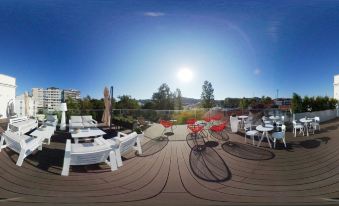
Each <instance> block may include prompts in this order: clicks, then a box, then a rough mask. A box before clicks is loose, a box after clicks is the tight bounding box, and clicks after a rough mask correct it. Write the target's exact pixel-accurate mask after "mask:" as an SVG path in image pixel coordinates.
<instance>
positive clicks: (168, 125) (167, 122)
mask: <svg viewBox="0 0 339 206" xmlns="http://www.w3.org/2000/svg"><path fill="white" fill-rule="evenodd" d="M160 124H161V125H162V126H163V127H164V130H163V131H162V133H161V136H162V135H163V134H165V135H166V133H165V131H166V129H168V128H171V131H172V135H173V128H172V126H173V123H172V122H171V121H166V120H160ZM166 136H167V137H168V136H169V135H166Z"/></svg>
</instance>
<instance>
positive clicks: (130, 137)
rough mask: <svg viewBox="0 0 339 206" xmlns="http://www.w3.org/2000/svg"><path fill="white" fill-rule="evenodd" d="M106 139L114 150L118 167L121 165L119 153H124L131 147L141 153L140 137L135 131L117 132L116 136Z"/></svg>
mask: <svg viewBox="0 0 339 206" xmlns="http://www.w3.org/2000/svg"><path fill="white" fill-rule="evenodd" d="M106 141H108V142H110V144H111V145H112V148H113V150H114V151H115V155H116V161H117V165H118V167H121V166H122V159H121V154H124V153H126V152H128V151H130V150H131V149H133V150H136V151H138V154H139V155H140V154H142V150H141V143H140V139H139V136H138V134H137V133H136V132H133V133H131V134H124V133H121V132H118V136H116V137H113V138H111V139H108V140H106ZM135 144H136V146H135Z"/></svg>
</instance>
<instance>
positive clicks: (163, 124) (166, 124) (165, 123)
mask: <svg viewBox="0 0 339 206" xmlns="http://www.w3.org/2000/svg"><path fill="white" fill-rule="evenodd" d="M160 124H161V125H162V126H164V127H165V128H168V127H172V125H173V124H172V122H171V121H166V120H160Z"/></svg>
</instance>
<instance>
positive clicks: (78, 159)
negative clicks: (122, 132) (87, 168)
mask: <svg viewBox="0 0 339 206" xmlns="http://www.w3.org/2000/svg"><path fill="white" fill-rule="evenodd" d="M108 157H109V159H110V160H109V161H108V160H107V158H108ZM101 162H105V163H106V164H108V165H109V166H110V167H111V170H112V171H114V170H117V169H118V168H117V164H116V157H115V152H114V151H112V148H111V145H110V144H109V143H108V142H107V141H106V140H105V139H104V138H102V137H99V138H96V139H94V142H93V143H81V144H71V140H69V139H68V140H67V142H66V148H65V157H64V164H63V167H62V172H61V175H62V176H68V174H69V167H70V166H71V165H91V164H97V163H101Z"/></svg>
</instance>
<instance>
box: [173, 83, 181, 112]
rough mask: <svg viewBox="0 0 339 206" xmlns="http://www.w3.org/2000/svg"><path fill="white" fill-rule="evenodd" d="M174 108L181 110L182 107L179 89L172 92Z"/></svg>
mask: <svg viewBox="0 0 339 206" xmlns="http://www.w3.org/2000/svg"><path fill="white" fill-rule="evenodd" d="M174 98H175V99H174V109H177V110H181V109H182V95H181V90H180V89H178V88H177V89H176V90H175V93H174Z"/></svg>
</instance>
